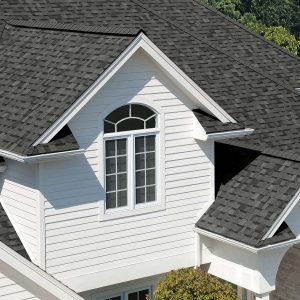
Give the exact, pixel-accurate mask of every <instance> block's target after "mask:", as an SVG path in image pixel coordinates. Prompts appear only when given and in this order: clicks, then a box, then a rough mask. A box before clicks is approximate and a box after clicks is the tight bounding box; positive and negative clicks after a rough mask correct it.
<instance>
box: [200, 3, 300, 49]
mask: <svg viewBox="0 0 300 300" xmlns="http://www.w3.org/2000/svg"><path fill="white" fill-rule="evenodd" d="M203 1H204V2H205V3H206V4H209V5H211V6H213V7H215V8H216V9H218V10H219V11H221V12H222V13H224V14H226V15H228V16H230V17H231V18H233V19H235V20H237V21H239V22H241V23H243V24H244V25H245V26H247V27H248V28H250V29H252V30H254V31H255V32H257V33H259V34H260V35H262V36H264V37H265V38H266V39H267V40H270V41H272V42H274V43H276V44H278V45H280V46H282V47H284V48H286V49H287V50H289V51H290V52H292V53H294V54H297V53H298V54H300V53H299V52H300V42H299V40H298V39H299V37H300V0H203Z"/></svg>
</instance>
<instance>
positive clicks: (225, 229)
mask: <svg viewBox="0 0 300 300" xmlns="http://www.w3.org/2000/svg"><path fill="white" fill-rule="evenodd" d="M216 174H217V175H216V176H217V177H216V188H217V196H216V200H215V202H214V203H213V204H212V205H211V206H210V208H209V209H208V210H207V211H206V212H205V213H204V215H203V216H202V217H201V218H200V220H199V221H198V222H197V224H196V226H197V227H198V228H201V229H204V230H207V231H210V232H213V233H216V234H219V235H222V236H224V237H227V238H230V239H233V240H236V241H239V242H242V243H245V244H247V245H251V246H254V247H262V246H264V245H266V244H268V243H272V242H273V243H277V242H279V241H283V240H288V239H292V238H295V236H294V234H293V233H292V232H291V231H290V229H288V228H285V229H284V230H283V231H280V232H278V234H277V235H276V238H273V240H265V241H264V240H263V237H264V236H265V235H266V233H267V232H268V230H269V229H270V228H271V227H272V225H273V224H274V222H275V221H276V220H277V219H278V217H279V216H280V214H281V213H282V211H283V210H284V209H285V208H286V206H287V205H288V203H289V202H290V200H291V199H292V197H293V196H294V195H295V194H296V192H297V191H298V190H299V188H300V162H294V161H290V160H286V159H282V158H278V157H272V156H268V155H264V154H261V153H259V152H253V151H249V150H242V149H238V148H236V147H232V146H227V145H222V144H217V145H216Z"/></svg>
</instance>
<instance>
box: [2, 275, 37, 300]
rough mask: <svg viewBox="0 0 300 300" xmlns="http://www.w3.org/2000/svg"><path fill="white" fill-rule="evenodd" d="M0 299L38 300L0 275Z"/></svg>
mask: <svg viewBox="0 0 300 300" xmlns="http://www.w3.org/2000/svg"><path fill="white" fill-rule="evenodd" d="M0 299H3V300H25V299H26V300H29V299H32V300H34V299H38V298H36V297H35V296H34V295H33V294H31V293H30V292H28V291H27V290H25V289H24V288H23V287H22V286H20V285H19V284H17V283H16V282H15V281H13V280H12V279H10V278H8V277H6V276H5V275H4V274H2V273H0Z"/></svg>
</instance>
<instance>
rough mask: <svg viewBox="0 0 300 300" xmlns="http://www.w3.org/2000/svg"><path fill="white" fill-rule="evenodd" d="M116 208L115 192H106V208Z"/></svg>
mask: <svg viewBox="0 0 300 300" xmlns="http://www.w3.org/2000/svg"><path fill="white" fill-rule="evenodd" d="M110 208H116V193H106V209H110Z"/></svg>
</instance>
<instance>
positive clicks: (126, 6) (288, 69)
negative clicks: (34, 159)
mask: <svg viewBox="0 0 300 300" xmlns="http://www.w3.org/2000/svg"><path fill="white" fill-rule="evenodd" d="M0 19H5V20H10V19H25V20H26V19H27V20H37V21H51V22H60V23H68V24H79V25H88V26H112V27H118V28H123V29H130V28H143V29H144V31H145V32H146V33H147V35H148V36H149V37H150V39H152V41H153V42H154V43H155V44H156V45H157V46H158V47H160V48H161V50H163V51H164V52H165V53H166V55H168V56H169V57H170V58H171V59H172V60H173V61H174V62H175V63H176V64H177V65H178V66H179V67H180V68H181V69H182V70H183V71H184V72H186V73H187V74H188V75H189V76H190V77H191V78H192V79H193V80H194V81H195V82H196V83H197V84H198V85H199V86H200V87H201V88H203V89H204V90H205V92H207V93H208V94H209V95H210V96H211V97H212V98H213V99H214V100H215V101H216V102H217V103H218V104H219V105H220V106H221V107H223V108H224V109H225V110H226V111H227V112H228V113H229V114H231V115H232V116H233V117H234V118H235V119H236V120H237V121H238V123H240V124H243V125H244V126H245V127H250V128H253V129H255V133H254V134H253V135H252V136H249V137H247V138H245V139H244V140H245V141H246V142H249V143H251V144H255V145H257V146H261V147H272V148H276V149H277V150H281V151H287V150H288V151H292V152H294V153H295V152H296V153H298V154H299V153H300V150H299V149H300V116H299V115H300V112H299V110H300V108H299V106H300V101H299V95H297V94H296V93H295V92H293V89H292V88H291V87H293V88H294V87H297V86H299V85H300V64H299V60H298V59H297V58H296V57H294V56H292V55H289V54H287V53H286V52H285V51H283V50H282V49H280V48H279V47H276V46H274V45H272V44H270V43H268V42H266V41H264V40H263V39H261V38H260V37H258V36H257V35H255V34H253V33H251V32H249V31H248V30H246V29H245V28H243V27H242V26H241V25H239V24H236V23H235V22H233V21H231V20H229V19H228V18H226V17H224V16H222V15H220V14H219V13H217V12H215V11H214V10H212V9H210V8H207V7H206V6H204V5H202V4H200V2H198V1H192V0H176V1H173V0H172V1H171V0H150V1H148V0H147V1H144V0H143V1H136V0H131V1H129V0H122V1H121V0H118V1H116V0H113V1H105V0H97V1H96V0H89V1H77V0H76V1H75V0H53V1H45V0H41V1H38V2H37V1H33V0H26V1H25V0H18V1H15V2H11V1H7V0H6V1H5V0H4V1H1V3H0ZM10 31H11V34H10V37H11V38H13V37H15V38H16V39H15V43H13V44H12V47H15V45H16V44H17V40H19V39H20V41H18V43H22V41H24V39H28V43H26V46H28V47H25V50H26V51H27V52H28V51H29V53H32V54H33V55H34V53H35V54H36V53H38V55H39V56H40V57H41V58H43V59H42V60H41V62H40V65H38V66H39V67H40V68H39V71H38V75H40V73H41V70H42V69H41V67H47V65H51V63H52V62H53V52H55V51H54V49H51V48H50V49H49V48H45V49H43V47H42V45H43V43H47V39H48V42H49V43H47V45H48V44H53V48H55V50H56V52H55V53H59V52H60V51H61V50H62V48H65V49H66V50H67V52H68V55H69V56H70V57H75V61H78V57H79V56H80V55H82V57H81V58H82V60H81V62H83V61H84V62H85V56H84V54H85V52H86V55H88V56H90V57H92V58H93V59H95V57H96V56H97V54H99V55H100V57H103V55H104V56H105V58H104V59H103V61H102V64H101V63H99V61H97V62H96V61H93V60H92V61H90V62H89V63H87V64H85V65H84V66H77V68H79V69H80V70H83V71H85V72H86V74H85V75H83V78H82V81H81V83H80V84H79V85H76V83H74V81H75V82H76V78H75V79H74V78H70V76H71V71H72V70H69V71H70V72H69V73H68V68H67V65H68V64H67V63H68V59H67V58H66V57H65V60H62V66H63V67H64V68H66V70H65V69H64V70H62V69H59V70H56V71H57V72H56V73H55V70H52V68H51V72H48V73H47V76H46V77H45V78H44V79H45V82H44V84H47V86H48V90H47V92H48V93H49V94H51V95H53V93H52V91H53V90H58V92H59V93H60V94H59V95H57V96H60V98H62V99H61V102H60V105H61V104H62V103H64V104H65V105H66V106H67V105H69V104H70V103H69V101H65V100H64V99H65V98H67V97H69V96H71V95H70V93H71V91H72V92H73V93H72V96H75V95H76V96H78V95H79V94H80V92H82V90H84V89H85V87H86V85H88V84H86V83H87V82H89V83H90V81H89V80H91V79H92V77H93V76H91V77H90V78H86V77H88V76H89V75H91V74H90V73H93V70H96V69H97V71H98V74H99V73H101V72H102V71H103V69H104V68H105V66H106V65H107V64H109V63H111V61H112V60H113V58H115V56H114V55H113V54H116V52H118V50H120V48H121V49H123V48H122V47H121V46H125V44H127V42H128V39H129V38H128V37H127V38H125V37H123V38H116V37H107V36H106V37H105V38H104V37H99V40H98V42H96V40H97V37H93V38H91V37H87V36H86V35H84V34H82V35H80V34H77V35H76V34H73V35H68V36H69V38H64V37H66V35H67V34H66V33H63V32H62V33H60V34H58V35H57V37H56V38H55V34H53V33H51V32H48V31H47V32H43V31H40V32H37V31H34V33H32V31H33V30H29V29H26V30H25V29H24V30H20V29H19V30H16V29H11V30H10ZM17 31H19V33H17ZM30 34H31V36H33V35H35V37H36V40H35V42H38V44H36V43H34V46H33V47H32V46H30V45H29V44H30V41H29V40H30V37H29V36H30ZM8 35H9V34H6V36H8ZM38 35H40V38H39V39H38V37H37V36H38ZM74 35H76V36H77V42H78V40H81V38H82V40H81V42H82V43H81V45H80V48H79V44H78V43H76V41H75V40H76V37H75V36H74ZM101 38H102V41H103V43H104V45H105V47H104V48H103V49H102V50H104V51H102V52H99V51H100V49H98V48H97V47H99V44H102V43H101V42H100V39H101ZM87 40H89V42H88V41H87ZM92 40H93V41H94V42H93V41H92ZM104 40H105V42H104ZM116 40H118V41H119V42H118V43H116ZM121 41H122V42H121ZM12 42H13V40H12ZM39 43H41V45H40V46H37V45H39ZM88 43H91V44H92V45H93V46H92V47H91V49H90V47H87V48H89V50H87V51H85V50H86V49H87V48H85V45H87V44H88ZM32 44H33V43H32ZM116 44H117V45H118V46H116ZM6 46H7V47H9V46H8V45H6ZM119 46H120V48H119ZM12 47H10V48H9V49H8V52H7V53H8V54H9V53H10V52H11V51H12ZM117 48H118V49H117ZM71 49H73V52H72V51H71ZM75 49H76V50H75ZM16 50H18V49H17V48H16ZM3 51H4V50H3ZM97 51H98V52H97ZM109 52H110V55H108V53H109ZM18 54H20V52H19V51H18ZM51 54H52V55H51ZM65 54H66V53H65ZM27 55H29V54H27ZM76 55H77V56H76ZM106 55H108V56H109V58H108V59H107V57H106ZM62 56H64V52H62V53H60V55H59V57H62ZM22 57H24V56H21V58H22ZM13 59H16V57H15V58H13ZM32 59H33V58H32ZM69 61H71V58H70V59H69ZM26 62H27V64H28V63H29V62H30V55H29V57H28V59H27V60H26ZM87 66H89V68H87ZM72 67H75V66H74V65H73V64H71V69H72ZM58 71H59V72H58ZM63 72H64V73H67V77H68V78H69V82H64V84H69V90H68V91H66V90H64V89H63V88H61V87H60V88H57V86H56V85H57V79H58V78H59V76H61V77H63V75H62V73H63ZM25 74H27V73H25ZM76 74H77V73H76V72H73V76H74V77H76ZM5 76H6V77H5V78H9V77H7V76H8V75H7V74H5ZM37 77H38V76H35V77H33V78H31V77H29V79H31V80H37ZM5 78H4V79H5ZM93 79H94V78H93ZM46 80H48V81H47V82H46ZM91 81H92V80H91ZM10 82H11V80H10ZM26 84H28V83H26ZM26 84H25V83H24V85H23V86H26ZM41 84H42V85H43V82H42V83H41ZM15 85H16V86H18V85H20V83H19V82H18V80H16V83H15ZM26 91H27V90H26ZM24 92H25V91H24ZM41 93H42V91H41V87H40V86H38V87H37V90H36V91H34V96H37V94H38V95H39V94H41ZM66 94H68V95H66ZM50 97H51V96H50ZM22 99H24V97H22ZM73 100H74V99H73ZM44 101H45V102H47V103H43V104H44V105H43V106H41V110H42V108H45V107H46V110H47V109H48V108H49V107H48V106H50V105H49V100H48V99H47V100H44ZM55 104H56V103H55ZM60 105H57V107H56V106H55V105H53V106H52V107H54V109H53V108H51V107H50V113H49V116H47V124H45V126H41V125H40V124H39V125H40V126H38V127H37V128H36V129H35V132H34V134H33V133H32V131H31V130H30V132H28V141H26V143H27V142H29V140H30V141H31V142H32V140H34V139H35V138H36V136H38V135H39V134H40V133H41V132H42V131H43V130H44V128H45V127H47V126H50V124H51V123H52V122H53V120H54V119H55V118H56V117H57V116H56V114H54V113H53V110H55V111H59V110H60V109H62V107H61V106H60ZM41 113H42V115H45V111H42V112H41ZM26 121H27V119H25V121H22V122H24V124H25V126H23V128H30V126H29V127H28V126H27V122H26ZM28 125H29V124H28ZM42 127H43V128H42ZM30 129H31V128H30ZM20 130H21V129H20ZM15 134H16V133H15V132H13V133H11V134H10V136H8V134H7V136H6V140H8V141H6V140H5V142H8V144H9V145H8V146H9V149H10V150H11V151H22V149H20V148H22V146H23V144H24V143H23V144H22V145H21V142H20V143H19V144H20V145H17V146H14V145H12V144H10V142H11V143H12V141H11V139H12V137H11V136H12V135H15ZM1 144H2V143H1V139H0V146H1Z"/></svg>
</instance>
